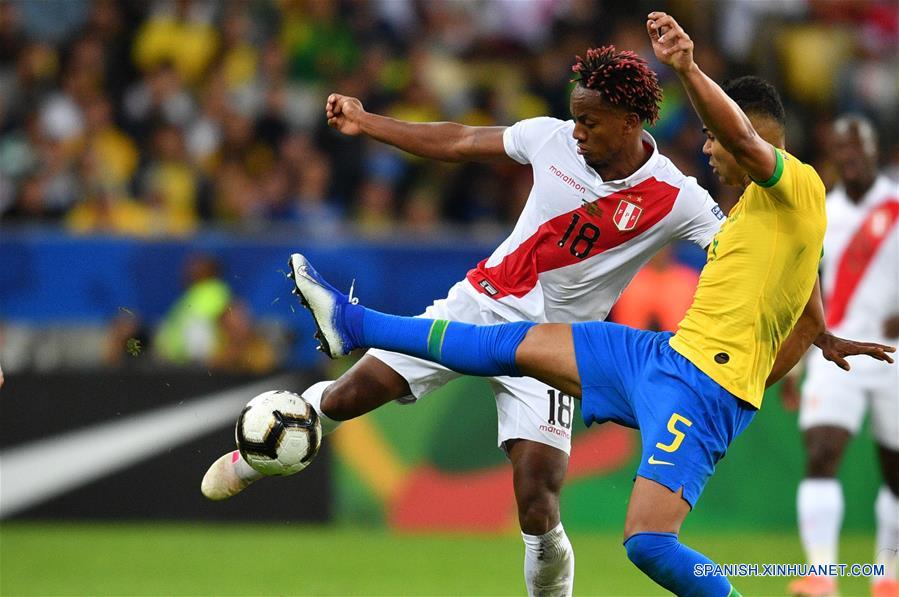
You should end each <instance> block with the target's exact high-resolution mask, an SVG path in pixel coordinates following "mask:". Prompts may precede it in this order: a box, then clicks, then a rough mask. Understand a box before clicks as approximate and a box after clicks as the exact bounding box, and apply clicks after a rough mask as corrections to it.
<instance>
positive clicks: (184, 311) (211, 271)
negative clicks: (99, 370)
mask: <svg viewBox="0 0 899 597" xmlns="http://www.w3.org/2000/svg"><path fill="white" fill-rule="evenodd" d="M184 277H185V286H186V290H185V291H184V294H182V295H181V296H180V297H179V298H178V299H177V300H176V301H175V303H174V304H173V305H172V307H171V308H170V309H169V310H168V312H167V313H166V314H165V316H164V317H163V319H162V321H161V322H160V324H159V329H158V330H157V332H156V336H155V338H154V339H153V348H154V350H155V354H156V355H157V356H158V357H159V358H160V359H161V360H162V361H165V362H168V363H172V364H177V365H185V364H188V363H193V364H205V363H208V362H209V361H210V359H211V358H212V355H213V354H214V352H215V349H216V342H217V338H218V334H219V329H220V318H221V316H222V314H223V313H224V312H225V310H226V309H227V307H228V305H229V304H230V303H231V289H230V288H229V287H228V285H227V284H226V283H225V282H224V281H222V279H221V278H220V271H219V263H218V261H217V260H216V259H215V258H213V257H211V256H209V255H202V254H200V255H194V256H192V257H190V258H189V259H188V261H187V264H186V266H185V270H184Z"/></svg>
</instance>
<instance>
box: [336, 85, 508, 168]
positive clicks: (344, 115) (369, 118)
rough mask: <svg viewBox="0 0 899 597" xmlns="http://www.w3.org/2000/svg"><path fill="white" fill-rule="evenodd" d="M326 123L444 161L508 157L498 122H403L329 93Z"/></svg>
mask: <svg viewBox="0 0 899 597" xmlns="http://www.w3.org/2000/svg"><path fill="white" fill-rule="evenodd" d="M325 114H326V115H327V117H328V126H330V127H332V128H334V129H337V130H338V131H340V132H341V133H343V134H345V135H351V136H355V135H360V134H362V135H367V136H369V137H371V138H372V139H375V140H376V141H380V142H382V143H387V144H388V145H393V146H394V147H397V148H399V149H402V150H403V151H407V152H409V153H411V154H414V155H417V156H420V157H423V158H430V159H434V160H442V161H446V162H466V161H475V162H496V161H504V160H511V158H510V157H509V156H507V155H506V150H505V148H504V146H503V131H504V130H505V128H506V127H502V126H465V125H462V124H457V123H455V122H406V121H404V120H397V119H396V118H390V117H387V116H380V115H378V114H373V113H371V112H366V111H365V109H364V108H363V107H362V102H360V101H359V100H358V99H356V98H354V97H348V96H345V95H340V94H338V93H332V94H331V95H329V96H328V102H327V104H326V106H325Z"/></svg>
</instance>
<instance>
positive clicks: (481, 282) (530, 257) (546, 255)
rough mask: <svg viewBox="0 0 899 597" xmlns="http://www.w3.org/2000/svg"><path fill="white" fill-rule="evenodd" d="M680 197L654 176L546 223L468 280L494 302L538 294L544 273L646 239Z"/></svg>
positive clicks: (473, 272) (479, 267)
mask: <svg viewBox="0 0 899 597" xmlns="http://www.w3.org/2000/svg"><path fill="white" fill-rule="evenodd" d="M679 193H680V189H679V188H678V187H675V186H673V185H670V184H668V183H667V182H663V181H660V180H657V179H656V178H655V177H650V178H648V179H646V180H644V181H643V182H641V183H639V184H637V185H635V186H633V187H630V188H629V189H625V190H622V191H616V192H614V193H612V194H610V195H607V196H605V197H597V198H596V200H595V201H593V202H591V203H585V204H584V205H582V206H581V207H579V208H577V209H575V210H572V211H570V212H568V213H564V214H561V215H559V216H556V217H555V218H553V219H551V220H547V221H546V222H543V224H541V225H540V226H539V227H538V228H537V230H536V231H535V232H534V234H532V235H531V236H530V237H529V238H527V239H526V240H524V241H523V242H522V243H521V244H520V245H519V246H518V247H516V248H515V250H514V251H512V252H511V253H509V254H508V255H506V256H505V257H503V258H502V261H501V262H500V263H498V264H497V265H495V266H493V267H487V260H486V259H484V260H483V261H481V262H480V263H479V264H478V265H477V267H475V268H474V269H472V270H469V272H468V275H467V276H466V277H467V278H468V281H469V282H470V283H471V285H472V286H474V288H475V290H477V291H478V292H480V293H482V294H486V295H487V296H489V297H491V298H494V299H501V298H503V297H506V296H514V297H516V298H521V297H523V296H524V295H526V294H527V293H529V292H530V291H531V290H533V289H534V287H535V286H536V285H537V279H538V276H539V275H540V274H542V273H544V272H548V271H552V270H556V269H559V268H562V267H566V266H569V265H574V264H576V263H579V262H581V260H583V259H587V258H590V257H595V256H596V255H600V254H602V253H603V252H605V251H608V250H609V249H614V248H615V247H617V246H619V245H622V244H624V243H626V242H628V241H629V240H631V239H633V238H636V237H638V236H639V235H641V234H643V233H644V232H646V231H647V230H649V229H650V228H652V227H653V226H655V225H656V224H658V223H659V222H660V221H661V220H662V219H663V218H664V217H665V216H667V215H668V214H669V213H670V212H671V210H672V209H673V208H674V203H675V201H676V200H677V197H678V194H679ZM585 226H589V227H592V229H586V230H585V228H584V227H585ZM587 233H590V234H589V235H587Z"/></svg>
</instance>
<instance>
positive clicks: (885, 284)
mask: <svg viewBox="0 0 899 597" xmlns="http://www.w3.org/2000/svg"><path fill="white" fill-rule="evenodd" d="M822 267H823V274H822V292H823V294H824V308H825V314H826V316H827V327H828V328H829V329H830V331H831V332H833V333H834V334H836V335H837V336H844V337H849V338H857V339H860V340H866V341H874V342H881V343H886V344H891V343H893V342H895V338H885V337H884V333H883V323H884V320H885V319H886V318H887V317H889V316H891V315H894V314H896V313H897V312H899V184H897V183H895V182H892V181H890V180H889V179H888V178H886V177H883V176H880V177H878V178H877V180H876V181H875V182H874V185H873V186H872V187H871V188H870V189H869V190H868V192H867V193H865V195H864V196H863V197H862V199H861V201H859V202H858V203H857V204H856V203H853V202H852V201H850V200H849V197H847V196H846V191H845V189H843V188H842V187H837V188H835V189H834V190H833V191H831V192H830V193H828V194H827V232H826V233H825V235H824V256H823V258H822ZM869 409H870V412H871V416H870V419H871V431H872V433H873V434H874V437H875V439H876V440H877V443H878V444H881V445H883V446H886V447H888V448H890V449H893V450H899V369H897V368H896V365H889V364H887V363H883V362H881V361H875V360H874V359H869V358H865V357H859V358H857V359H854V360H852V371H850V372H849V373H846V372H845V371H841V370H840V369H838V368H837V367H835V366H834V365H833V363H828V362H827V361H826V360H824V356H823V355H822V354H821V351H820V350H819V349H817V348H815V347H812V349H811V351H810V352H809V361H808V375H807V376H806V380H805V384H804V385H803V386H802V403H801V405H800V408H799V426H800V428H801V429H803V430H806V429H810V428H812V427H819V426H822V425H829V426H837V427H842V428H844V429H847V430H849V432H850V433H853V434H855V433H857V432H858V430H859V429H860V428H861V425H862V421H863V420H864V415H865V413H866V412H867V411H868V410H869Z"/></svg>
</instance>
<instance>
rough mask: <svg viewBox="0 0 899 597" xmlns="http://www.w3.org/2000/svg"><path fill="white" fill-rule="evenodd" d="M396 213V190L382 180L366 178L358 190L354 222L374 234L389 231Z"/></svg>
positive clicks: (368, 232)
mask: <svg viewBox="0 0 899 597" xmlns="http://www.w3.org/2000/svg"><path fill="white" fill-rule="evenodd" d="M395 214H396V191H395V189H394V188H393V186H392V185H391V184H390V183H389V182H387V181H384V180H368V181H366V182H365V183H363V185H362V188H361V189H360V190H359V203H358V204H357V205H356V223H357V224H358V226H359V229H360V230H361V231H362V232H363V233H365V234H370V235H374V236H382V235H385V234H388V233H390V231H391V229H392V228H393V225H394V218H395Z"/></svg>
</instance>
